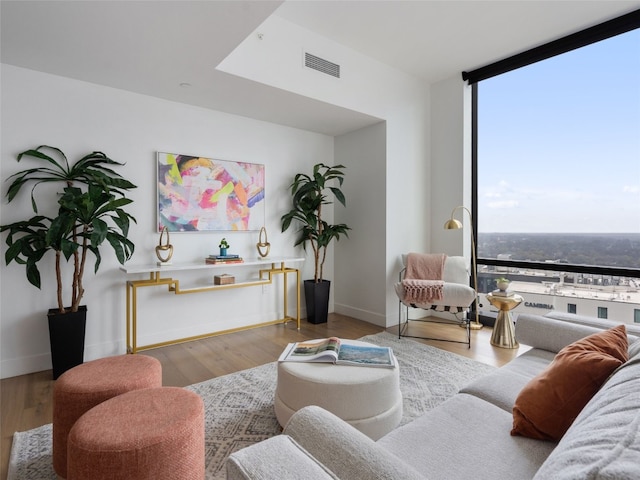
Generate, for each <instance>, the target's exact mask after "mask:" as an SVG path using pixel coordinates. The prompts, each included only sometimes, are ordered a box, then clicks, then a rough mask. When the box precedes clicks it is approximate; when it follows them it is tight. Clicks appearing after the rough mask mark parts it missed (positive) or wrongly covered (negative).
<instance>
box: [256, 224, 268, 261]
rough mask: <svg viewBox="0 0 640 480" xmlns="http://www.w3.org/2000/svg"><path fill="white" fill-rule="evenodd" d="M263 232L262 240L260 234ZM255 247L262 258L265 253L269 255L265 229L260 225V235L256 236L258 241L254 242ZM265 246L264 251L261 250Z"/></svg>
mask: <svg viewBox="0 0 640 480" xmlns="http://www.w3.org/2000/svg"><path fill="white" fill-rule="evenodd" d="M263 233H264V241H262V234H263ZM256 248H257V249H258V254H259V255H260V256H261V257H262V258H264V257H266V256H267V255H269V250H271V244H270V243H269V242H268V239H267V229H266V228H264V227H262V228H261V229H260V235H259V236H258V243H256ZM264 248H266V249H267V250H266V252H265V253H262V252H263V249H264Z"/></svg>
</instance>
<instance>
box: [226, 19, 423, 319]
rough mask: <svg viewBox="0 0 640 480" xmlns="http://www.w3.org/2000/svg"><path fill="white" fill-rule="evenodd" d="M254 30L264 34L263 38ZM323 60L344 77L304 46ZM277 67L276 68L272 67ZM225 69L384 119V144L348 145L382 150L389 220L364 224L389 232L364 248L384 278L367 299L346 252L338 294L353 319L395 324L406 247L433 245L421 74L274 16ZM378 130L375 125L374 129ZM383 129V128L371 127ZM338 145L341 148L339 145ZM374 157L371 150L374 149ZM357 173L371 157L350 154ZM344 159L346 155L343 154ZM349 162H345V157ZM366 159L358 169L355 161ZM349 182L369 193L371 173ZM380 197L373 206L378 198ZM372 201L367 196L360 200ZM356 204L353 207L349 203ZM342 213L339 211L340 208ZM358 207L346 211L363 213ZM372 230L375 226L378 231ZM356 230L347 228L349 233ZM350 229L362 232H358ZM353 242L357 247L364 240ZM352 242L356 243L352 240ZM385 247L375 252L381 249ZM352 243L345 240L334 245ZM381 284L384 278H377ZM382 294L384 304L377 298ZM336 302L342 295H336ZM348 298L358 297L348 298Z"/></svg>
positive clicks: (369, 228) (376, 233) (362, 137)
mask: <svg viewBox="0 0 640 480" xmlns="http://www.w3.org/2000/svg"><path fill="white" fill-rule="evenodd" d="M257 32H259V33H260V34H262V36H261V37H259V36H258V35H257ZM305 51H308V52H309V53H312V54H314V55H317V56H320V57H321V58H325V59H327V60H329V61H331V62H334V63H337V64H339V65H340V66H341V70H340V72H341V76H340V78H339V79H337V78H334V77H330V76H327V75H325V74H322V73H318V72H316V71H313V70H310V69H307V68H304V67H303V52H305ZM276 65H277V68H274V66H276ZM218 68H219V69H220V70H223V71H225V72H228V73H231V74H234V75H239V76H242V77H245V78H249V79H251V80H253V81H257V82H261V83H264V84H267V85H271V86H273V87H277V88H281V89H284V90H288V91H292V92H295V93H297V94H300V95H304V96H307V97H310V98H314V99H317V100H320V101H323V102H328V103H331V104H334V105H338V106H340V107H344V108H349V109H352V110H355V111H358V112H362V113H365V114H367V115H371V116H373V117H377V118H381V119H383V120H384V121H385V122H386V127H385V132H386V140H385V142H384V143H381V142H375V144H372V143H370V141H369V140H368V139H367V136H368V135H370V133H362V134H360V135H359V136H358V138H359V140H355V139H354V138H355V137H353V138H352V139H351V140H347V139H345V140H344V142H343V143H345V144H346V143H347V142H348V143H351V144H352V145H351V147H349V149H350V151H357V150H358V147H357V146H356V144H357V143H358V142H360V150H361V151H362V152H363V153H364V152H368V153H370V154H372V153H373V149H374V148H375V147H378V148H380V149H382V148H384V152H382V151H380V152H376V154H375V156H373V157H372V158H373V159H374V160H375V161H376V165H375V166H374V168H378V166H381V164H379V163H377V162H378V160H379V159H381V158H384V159H385V160H384V162H386V163H385V166H384V169H385V172H384V173H383V174H384V175H385V181H384V188H380V189H379V192H383V193H382V195H384V213H383V214H382V215H383V216H384V218H385V220H384V222H379V223H375V224H374V225H367V226H366V230H367V232H369V233H370V234H371V235H373V236H375V237H377V239H380V241H381V239H383V238H384V244H382V242H381V243H380V244H379V245H378V243H376V250H377V251H375V252H369V250H368V249H367V248H364V249H363V250H361V251H359V253H360V254H361V255H365V254H366V255H367V258H366V264H367V269H368V270H370V271H375V272H377V274H379V275H384V278H376V280H375V281H374V283H375V284H376V285H377V287H373V286H369V287H367V288H366V291H367V292H369V293H371V289H375V294H374V295H371V296H370V297H369V298H367V300H366V301H364V302H363V301H362V298H359V296H360V297H362V294H363V293H364V292H363V291H362V290H360V291H358V289H359V288H360V289H361V288H362V287H357V286H356V285H357V283H359V282H361V281H362V279H361V278H360V277H357V278H354V277H355V276H356V272H357V271H358V270H359V269H361V268H362V267H363V264H362V263H361V261H360V260H362V258H361V257H358V259H357V261H356V260H355V259H354V258H353V257H348V258H346V260H347V264H346V266H347V267H348V268H349V270H348V272H351V273H352V275H344V276H343V275H336V278H335V282H334V290H339V291H340V292H344V295H343V296H342V297H341V299H340V300H339V302H340V311H342V312H349V313H350V314H351V315H353V316H354V317H356V318H360V319H362V320H366V321H369V322H372V323H376V324H379V325H383V326H390V325H393V324H394V323H396V322H397V312H398V307H397V297H396V296H395V294H394V293H393V288H392V284H393V282H395V281H397V277H398V271H399V270H400V261H399V259H400V255H401V253H403V252H407V251H425V252H428V251H429V250H430V219H431V214H430V211H431V195H430V183H431V181H430V161H431V160H430V151H429V141H430V136H431V133H430V117H429V102H430V92H429V85H427V84H425V82H423V81H422V80H420V79H417V78H415V77H412V76H410V75H407V74H406V73H403V72H401V71H399V70H396V69H394V68H392V67H390V66H388V65H385V64H383V63H381V62H378V61H376V60H374V59H372V58H370V57H366V56H364V55H362V54H360V53H358V52H356V51H353V50H350V49H347V48H345V47H344V46H342V45H340V44H338V43H336V42H334V41H333V40H331V39H328V38H326V37H322V36H321V35H318V34H316V33H314V32H312V31H310V30H307V29H304V28H302V27H300V26H298V25H295V24H293V23H291V22H288V21H286V20H284V19H282V18H280V17H278V16H277V15H272V16H271V17H269V18H268V19H267V20H266V21H265V22H264V23H263V24H262V25H260V27H259V28H258V29H257V30H256V34H254V35H250V36H248V37H247V38H246V39H245V41H244V42H243V43H242V44H241V45H240V46H239V47H238V48H237V49H236V50H234V52H232V53H231V54H230V55H229V56H228V57H227V58H226V59H225V60H224V61H223V62H222V63H221V64H220V65H219V67H218ZM373 128H374V129H375V128H376V126H374V127H373ZM373 131H376V132H378V133H379V134H380V135H381V134H382V133H383V132H382V130H373ZM339 150H340V149H337V151H339ZM369 156H371V155H369ZM352 157H353V158H352V159H351V160H350V165H351V166H352V171H358V172H363V171H366V168H367V166H368V165H366V164H367V163H368V162H369V161H370V159H369V158H366V157H367V155H364V154H359V155H352ZM342 158H344V157H342ZM345 162H346V160H345ZM361 162H365V165H359V166H358V167H356V166H355V165H354V164H355V163H361ZM347 182H348V188H349V189H353V191H355V192H358V193H357V194H360V193H361V192H368V190H367V188H368V183H369V177H368V176H367V175H350V174H348V177H347ZM378 201H379V199H376V201H375V202H373V203H374V204H376V205H377V204H378ZM364 204H368V202H363V205H364ZM350 210H351V209H350ZM338 212H339V210H338ZM360 214H362V212H361V211H360V210H359V209H353V211H352V212H351V213H349V215H360ZM373 230H375V231H373ZM351 235H352V234H351V233H350V236H351ZM353 235H357V234H356V233H355V232H354V233H353ZM354 243H356V247H355V248H358V247H359V246H360V245H358V244H357V242H354ZM348 245H353V243H352V242H349V243H348ZM383 246H384V250H382V249H380V250H378V247H380V248H382V247H383ZM343 248H349V247H347V244H346V242H345V245H344V246H343V245H342V242H341V244H340V245H339V246H338V247H336V251H339V250H342V249H343ZM378 282H379V283H378ZM381 299H384V304H382V303H380V300H381ZM336 301H338V300H336ZM351 302H355V303H354V304H351ZM363 303H366V304H367V305H363Z"/></svg>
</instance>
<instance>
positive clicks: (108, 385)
mask: <svg viewBox="0 0 640 480" xmlns="http://www.w3.org/2000/svg"><path fill="white" fill-rule="evenodd" d="M161 386H162V365H161V364H160V362H159V361H158V360H157V359H155V358H153V357H149V356H146V355H117V356H114V357H107V358H100V359H98V360H93V361H91V362H87V363H83V364H82V365H78V366H77V367H74V368H72V369H71V370H67V371H66V372H65V373H63V374H62V375H60V377H59V378H58V379H57V380H56V382H55V384H54V386H53V468H54V470H55V471H56V473H57V474H58V475H59V476H61V477H62V478H66V477H67V436H68V435H69V432H70V431H71V427H73V425H74V424H75V422H76V421H77V420H78V419H79V418H80V417H81V416H82V415H84V413H85V412H87V411H89V410H90V409H92V408H93V407H95V406H96V405H98V404H100V403H102V402H104V401H105V400H109V399H110V398H113V397H115V396H117V395H120V394H122V393H126V392H130V391H132V390H139V389H143V388H153V387H161Z"/></svg>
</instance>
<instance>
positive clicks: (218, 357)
mask: <svg viewBox="0 0 640 480" xmlns="http://www.w3.org/2000/svg"><path fill="white" fill-rule="evenodd" d="M411 329H412V330H411V332H412V334H417V335H429V336H437V337H441V336H442V337H445V338H452V339H462V338H464V331H463V330H462V329H459V328H458V327H455V326H447V325H440V324H412V325H411ZM383 330H384V329H383V328H381V327H377V326H375V325H372V324H370V323H366V322H363V321H360V320H356V319H354V318H350V317H346V316H343V315H338V314H331V315H330V318H329V322H328V323H326V324H321V325H313V324H310V323H307V322H306V321H303V322H302V324H301V329H300V331H297V330H296V328H295V325H294V323H293V322H290V323H288V324H287V325H284V326H283V325H272V326H268V327H262V328H256V329H252V330H247V331H243V332H237V333H233V334H228V335H220V336H217V337H211V338H208V339H204V340H198V341H194V342H188V343H182V344H178V345H172V346H168V347H162V348H157V349H154V350H148V351H145V352H142V353H144V354H145V355H150V356H153V357H155V358H157V359H158V360H160V362H161V363H162V370H163V372H162V377H163V384H164V385H167V386H178V387H184V386H186V385H190V384H193V383H197V382H201V381H204V380H207V379H210V378H213V377H217V376H221V375H226V374H228V373H233V372H237V371H239V370H244V369H247V368H251V367H255V366H258V365H262V364H264V363H268V362H272V361H275V360H276V359H277V358H278V356H279V355H280V353H281V352H282V350H283V348H284V347H285V346H286V345H287V343H290V342H297V341H301V340H305V339H310V338H323V337H329V336H337V337H342V338H351V339H356V338H360V337H362V336H364V335H370V334H374V333H378V332H381V331H383ZM387 330H388V331H389V332H391V333H394V334H395V333H397V327H391V328H389V329H387ZM427 332H428V333H427ZM490 337H491V329H488V328H486V327H485V328H484V329H482V330H479V331H472V343H471V348H467V346H466V345H464V344H459V343H449V342H442V341H434V340H418V339H416V341H420V342H422V343H426V344H429V345H433V346H435V347H438V348H442V349H443V350H448V351H450V352H454V353H457V354H459V355H463V356H466V357H470V358H473V359H475V360H478V361H480V362H483V363H487V364H490V365H495V366H501V365H504V364H505V363H507V362H509V361H510V360H511V359H512V358H514V357H515V356H516V355H518V354H519V353H522V352H523V351H524V350H526V349H527V347H524V346H522V347H520V349H517V350H506V349H500V348H495V347H493V346H491V344H490V343H489V340H490ZM52 391H53V380H52V379H51V371H50V370H48V371H44V372H38V373H32V374H28V375H21V376H18V377H13V378H7V379H4V380H2V381H0V401H1V405H0V412H1V414H2V419H1V421H0V428H1V429H2V432H1V433H2V443H1V447H0V454H1V458H0V478H6V477H7V469H8V464H9V455H10V452H11V442H12V439H13V433H14V432H16V431H25V430H29V429H32V428H35V427H38V426H40V425H44V424H47V423H51V418H52V401H51V397H52Z"/></svg>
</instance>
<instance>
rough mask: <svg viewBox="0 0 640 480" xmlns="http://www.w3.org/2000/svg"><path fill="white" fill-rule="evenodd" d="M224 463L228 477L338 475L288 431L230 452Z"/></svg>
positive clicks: (302, 479)
mask: <svg viewBox="0 0 640 480" xmlns="http://www.w3.org/2000/svg"><path fill="white" fill-rule="evenodd" d="M226 466H227V479H229V480H249V479H251V480H255V479H269V478H286V479H290V480H307V479H309V478H314V479H316V478H317V479H319V480H320V479H327V480H329V479H332V480H337V478H338V477H336V476H335V475H334V474H333V473H331V471H329V470H328V469H327V468H326V467H325V466H324V465H322V464H321V463H320V462H318V461H317V460H316V459H315V458H313V456H311V455H310V454H309V453H308V452H307V451H306V450H305V449H304V448H301V447H300V445H298V444H297V443H296V442H295V441H294V440H293V439H292V438H291V437H288V436H287V435H278V436H276V437H272V438H270V439H268V440H265V441H264V442H259V443H256V444H255V445H252V446H251V447H249V448H244V449H242V450H239V451H237V452H235V453H232V454H231V455H229V457H228V458H227V463H226Z"/></svg>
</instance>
